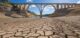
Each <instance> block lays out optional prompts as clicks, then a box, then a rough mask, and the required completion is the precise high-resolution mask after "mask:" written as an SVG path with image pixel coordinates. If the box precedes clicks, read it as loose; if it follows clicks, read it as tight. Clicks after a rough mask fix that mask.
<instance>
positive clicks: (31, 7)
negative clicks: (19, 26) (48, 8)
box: [28, 5, 40, 15]
mask: <svg viewBox="0 0 80 38" xmlns="http://www.w3.org/2000/svg"><path fill="white" fill-rule="evenodd" d="M28 11H30V12H31V13H33V14H35V15H39V14H40V12H39V8H38V7H37V6H36V5H29V8H28Z"/></svg>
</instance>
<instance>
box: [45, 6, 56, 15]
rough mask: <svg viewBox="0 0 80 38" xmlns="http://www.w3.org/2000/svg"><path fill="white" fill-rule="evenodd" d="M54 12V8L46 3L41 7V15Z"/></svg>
mask: <svg viewBox="0 0 80 38" xmlns="http://www.w3.org/2000/svg"><path fill="white" fill-rule="evenodd" d="M54 12H55V8H54V7H53V6H52V5H47V6H46V7H45V8H44V9H43V15H45V16H47V15H50V14H53V13H54Z"/></svg>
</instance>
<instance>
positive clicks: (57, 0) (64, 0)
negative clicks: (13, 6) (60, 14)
mask: <svg viewBox="0 0 80 38" xmlns="http://www.w3.org/2000/svg"><path fill="white" fill-rule="evenodd" d="M9 1H10V2H11V3H78V4H79V3H80V0H9ZM28 10H30V11H32V12H34V13H36V14H37V15H39V14H40V11H39V8H38V7H37V6H36V5H31V6H30V7H29V9H28ZM54 11H55V9H54V7H52V6H50V5H49V6H46V7H45V8H44V9H43V15H45V14H52V13H53V12H54Z"/></svg>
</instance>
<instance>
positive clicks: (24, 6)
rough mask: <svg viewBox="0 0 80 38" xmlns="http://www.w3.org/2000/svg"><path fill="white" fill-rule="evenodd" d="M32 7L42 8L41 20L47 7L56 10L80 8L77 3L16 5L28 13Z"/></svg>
mask: <svg viewBox="0 0 80 38" xmlns="http://www.w3.org/2000/svg"><path fill="white" fill-rule="evenodd" d="M30 5H36V6H37V7H39V6H40V18H42V11H43V9H44V8H45V7H46V6H47V5H51V6H53V7H54V8H55V10H57V9H63V8H73V7H76V6H80V5H79V4H76V3H41V4H40V3H39V4H38V3H35V4H34V3H28V4H27V3H26V4H16V6H18V7H19V8H20V9H21V10H24V11H25V12H26V13H28V12H27V9H28V8H29V6H30Z"/></svg>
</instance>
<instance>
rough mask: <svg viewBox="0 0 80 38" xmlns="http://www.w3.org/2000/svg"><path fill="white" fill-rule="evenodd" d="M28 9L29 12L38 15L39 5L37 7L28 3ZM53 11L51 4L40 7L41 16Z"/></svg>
mask: <svg viewBox="0 0 80 38" xmlns="http://www.w3.org/2000/svg"><path fill="white" fill-rule="evenodd" d="M28 10H29V11H30V12H31V13H34V14H36V15H37V16H39V15H40V10H39V7H37V6H36V5H30V6H29V8H28ZM54 12H55V8H54V7H53V6H52V5H47V6H45V7H44V8H43V9H42V15H43V16H48V15H50V14H53V13H54Z"/></svg>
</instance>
